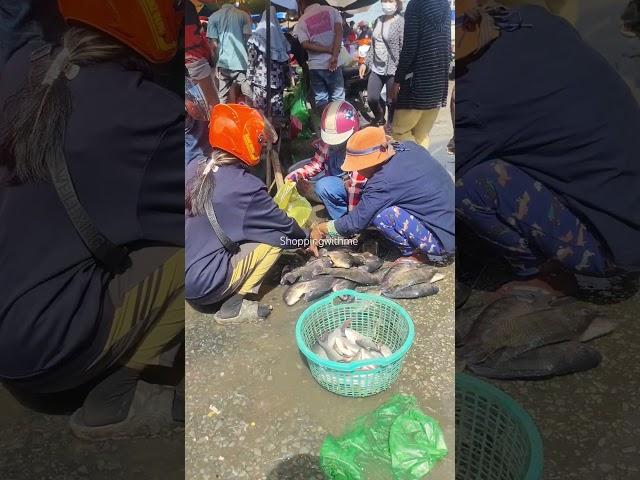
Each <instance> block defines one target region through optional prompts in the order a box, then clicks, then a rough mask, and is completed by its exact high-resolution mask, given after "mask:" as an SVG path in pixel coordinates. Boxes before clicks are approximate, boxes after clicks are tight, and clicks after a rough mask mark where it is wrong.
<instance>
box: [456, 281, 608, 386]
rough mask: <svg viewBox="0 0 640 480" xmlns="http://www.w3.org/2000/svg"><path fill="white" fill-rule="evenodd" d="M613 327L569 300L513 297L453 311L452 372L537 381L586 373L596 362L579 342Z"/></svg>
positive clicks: (525, 293)
mask: <svg viewBox="0 0 640 480" xmlns="http://www.w3.org/2000/svg"><path fill="white" fill-rule="evenodd" d="M618 323H619V322H617V321H614V320H611V319H609V318H606V317H605V316H603V315H602V314H600V313H599V312H598V311H596V310H594V309H592V308H587V307H580V306H578V305H577V303H576V301H575V299H572V298H570V297H562V298H557V297H553V296H551V295H548V294H544V293H542V292H538V291H521V292H514V293H513V295H510V296H506V297H502V298H498V299H496V300H494V301H492V302H490V303H489V304H486V303H485V304H478V305H470V306H468V305H465V307H464V308H460V309H458V310H457V311H456V364H457V369H458V370H459V371H460V370H464V369H465V368H467V369H469V370H470V371H472V372H473V373H475V374H477V375H480V376H484V377H489V378H497V379H538V378H546V377H552V376H556V375H566V374H570V373H575V372H580V371H584V370H589V369H591V368H594V367H597V366H598V365H599V364H600V362H601V361H602V355H601V354H600V352H599V351H598V350H597V349H596V348H595V347H593V346H592V345H589V344H587V343H585V342H589V341H590V340H593V339H595V338H598V337H601V336H603V335H606V334H608V333H610V332H611V331H613V329H615V328H616V326H617V325H618Z"/></svg>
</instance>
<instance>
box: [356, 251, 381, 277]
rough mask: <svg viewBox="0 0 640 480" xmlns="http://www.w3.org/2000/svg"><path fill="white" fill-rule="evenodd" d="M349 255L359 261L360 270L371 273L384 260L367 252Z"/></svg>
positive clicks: (376, 269)
mask: <svg viewBox="0 0 640 480" xmlns="http://www.w3.org/2000/svg"><path fill="white" fill-rule="evenodd" d="M351 256H352V257H353V258H355V259H357V260H358V261H359V262H360V266H359V267H358V268H360V269H361V270H365V271H366V272H369V273H373V272H376V271H378V270H379V269H380V267H382V265H383V264H384V260H383V259H381V258H379V257H377V256H376V255H373V254H372V253H369V252H362V253H352V254H351Z"/></svg>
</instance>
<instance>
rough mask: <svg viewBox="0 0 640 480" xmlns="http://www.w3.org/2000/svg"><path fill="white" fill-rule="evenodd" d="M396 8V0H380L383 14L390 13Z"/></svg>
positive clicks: (394, 11)
mask: <svg viewBox="0 0 640 480" xmlns="http://www.w3.org/2000/svg"><path fill="white" fill-rule="evenodd" d="M397 9H398V7H397V5H396V2H382V11H383V12H384V13H385V15H392V14H394V13H396V10H397Z"/></svg>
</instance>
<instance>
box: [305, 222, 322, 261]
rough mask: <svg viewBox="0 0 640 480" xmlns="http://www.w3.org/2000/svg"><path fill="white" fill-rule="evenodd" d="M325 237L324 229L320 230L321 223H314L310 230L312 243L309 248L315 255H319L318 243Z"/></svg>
mask: <svg viewBox="0 0 640 480" xmlns="http://www.w3.org/2000/svg"><path fill="white" fill-rule="evenodd" d="M323 238H324V233H322V231H321V230H320V225H315V224H314V225H312V226H311V232H309V240H310V244H309V248H307V250H308V251H310V252H311V253H312V254H313V255H314V256H315V257H317V256H318V255H319V253H318V243H319V241H320V240H322V239H323Z"/></svg>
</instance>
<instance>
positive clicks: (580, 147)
mask: <svg viewBox="0 0 640 480" xmlns="http://www.w3.org/2000/svg"><path fill="white" fill-rule="evenodd" d="M456 7H457V12H456V13H457V15H458V16H457V18H456V60H457V64H456V83H457V85H456V87H457V91H456V110H457V111H456V124H455V131H456V178H457V183H456V210H457V215H458V218H459V220H460V223H461V224H462V225H465V226H467V227H468V228H469V230H470V231H471V233H472V235H474V236H476V237H477V238H479V239H481V240H484V243H485V245H486V246H488V247H489V248H491V249H493V250H495V251H497V252H498V253H499V255H501V256H502V257H503V258H505V259H506V260H507V262H508V263H509V264H510V265H511V267H512V270H513V274H514V277H513V280H512V281H510V282H509V283H508V284H506V285H505V286H504V288H503V291H505V292H506V291H509V290H511V289H512V288H514V287H516V286H518V287H522V286H523V285H527V286H529V287H531V286H535V287H537V288H542V289H545V290H548V291H551V292H552V293H553V292H555V293H557V291H560V292H562V293H563V294H573V293H575V292H577V291H583V292H584V291H587V290H598V291H599V292H600V293H605V292H606V293H607V295H611V294H613V293H614V292H615V290H616V288H615V287H616V286H623V285H625V283H626V282H625V281H621V282H619V281H618V279H619V280H623V279H625V277H626V278H629V277H632V276H633V275H631V276H630V275H628V274H629V273H633V274H635V273H636V272H638V271H640V250H639V249H638V244H639V243H640V191H639V190H638V188H637V187H638V185H639V184H640V163H638V161H637V155H638V150H639V149H640V141H639V140H638V132H639V131H640V107H639V106H638V103H637V102H636V100H635V99H634V97H633V94H632V93H631V91H630V90H629V87H628V86H627V85H626V84H625V82H624V81H623V79H622V78H621V77H620V76H619V74H618V73H617V72H616V71H615V70H614V69H613V68H612V66H611V65H610V64H609V63H608V62H607V61H606V60H605V59H604V58H603V57H602V56H601V55H600V54H599V53H598V52H596V51H595V50H594V49H593V48H591V47H590V46H589V45H588V44H587V43H585V42H584V41H583V40H582V39H581V38H580V36H579V35H578V34H577V32H576V31H575V29H574V28H573V27H572V26H571V25H570V24H569V23H568V22H566V21H564V20H563V19H561V18H559V17H558V16H555V15H553V14H551V13H549V12H548V11H547V10H546V9H544V8H541V7H539V6H523V7H517V8H514V9H506V8H505V7H504V6H502V5H501V4H498V3H496V2H493V1H485V2H479V1H477V0H459V1H458V2H457V5H456ZM537 65H544V69H540V68H537V67H536V66H537ZM488 79H490V80H488ZM603 92H605V93H603ZM614 279H616V280H615V281H614ZM623 291H624V290H622V291H621V292H620V293H622V292H623Z"/></svg>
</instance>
